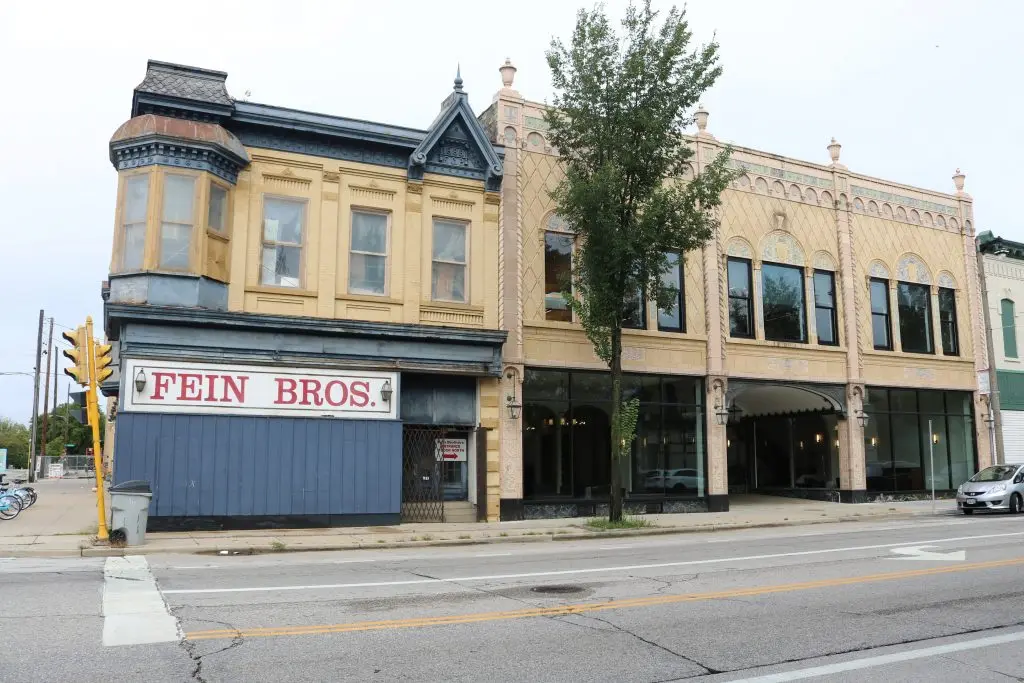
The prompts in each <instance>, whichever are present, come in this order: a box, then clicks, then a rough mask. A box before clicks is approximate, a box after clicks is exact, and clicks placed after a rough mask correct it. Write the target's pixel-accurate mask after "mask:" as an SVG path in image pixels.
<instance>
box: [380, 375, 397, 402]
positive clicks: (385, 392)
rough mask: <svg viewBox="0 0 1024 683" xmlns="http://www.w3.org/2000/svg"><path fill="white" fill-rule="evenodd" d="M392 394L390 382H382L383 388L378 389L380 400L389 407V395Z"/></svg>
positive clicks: (387, 380)
mask: <svg viewBox="0 0 1024 683" xmlns="http://www.w3.org/2000/svg"><path fill="white" fill-rule="evenodd" d="M394 393H395V392H394V391H393V390H392V389H391V380H389V379H386V380H384V386H382V387H381V388H380V400H382V401H384V402H385V403H387V404H389V405H390V403H391V395H392V394H394Z"/></svg>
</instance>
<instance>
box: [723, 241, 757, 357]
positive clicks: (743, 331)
mask: <svg viewBox="0 0 1024 683" xmlns="http://www.w3.org/2000/svg"><path fill="white" fill-rule="evenodd" d="M727 263H728V271H729V334H730V336H733V337H748V338H753V336H754V308H753V306H752V305H751V304H752V296H751V293H750V280H751V277H750V261H749V260H747V259H739V258H730V259H729V260H728V262H727Z"/></svg>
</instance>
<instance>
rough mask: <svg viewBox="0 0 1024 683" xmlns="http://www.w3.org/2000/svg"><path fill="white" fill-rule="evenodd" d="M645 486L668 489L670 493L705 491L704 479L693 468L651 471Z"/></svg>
mask: <svg viewBox="0 0 1024 683" xmlns="http://www.w3.org/2000/svg"><path fill="white" fill-rule="evenodd" d="M645 485H646V487H647V488H648V489H655V490H657V489H666V490H668V491H675V492H679V491H701V490H703V489H704V477H702V476H700V473H699V472H698V471H697V470H695V469H693V468H688V467H684V468H680V469H675V470H651V471H650V472H648V473H647V474H646V477H645Z"/></svg>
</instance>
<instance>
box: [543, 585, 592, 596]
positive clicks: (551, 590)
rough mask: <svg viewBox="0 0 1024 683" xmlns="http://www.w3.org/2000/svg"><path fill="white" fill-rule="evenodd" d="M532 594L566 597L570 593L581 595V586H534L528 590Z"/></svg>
mask: <svg viewBox="0 0 1024 683" xmlns="http://www.w3.org/2000/svg"><path fill="white" fill-rule="evenodd" d="M530 590H531V591H533V592H534V593H548V594H551V595H568V594H570V593H582V592H583V587H582V586H570V585H555V586H534V587H533V588H531V589H530Z"/></svg>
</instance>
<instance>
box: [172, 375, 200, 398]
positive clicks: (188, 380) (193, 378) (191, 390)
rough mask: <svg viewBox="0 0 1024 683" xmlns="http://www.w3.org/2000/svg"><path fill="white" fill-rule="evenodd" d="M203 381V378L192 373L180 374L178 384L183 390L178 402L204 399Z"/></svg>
mask: <svg viewBox="0 0 1024 683" xmlns="http://www.w3.org/2000/svg"><path fill="white" fill-rule="evenodd" d="M202 381H203V376H202V375H200V374H197V373H191V372H181V373H178V383H179V384H180V385H181V389H179V391H178V400H179V401H199V400H201V399H202V398H203V391H202ZM186 392H187V393H186Z"/></svg>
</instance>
